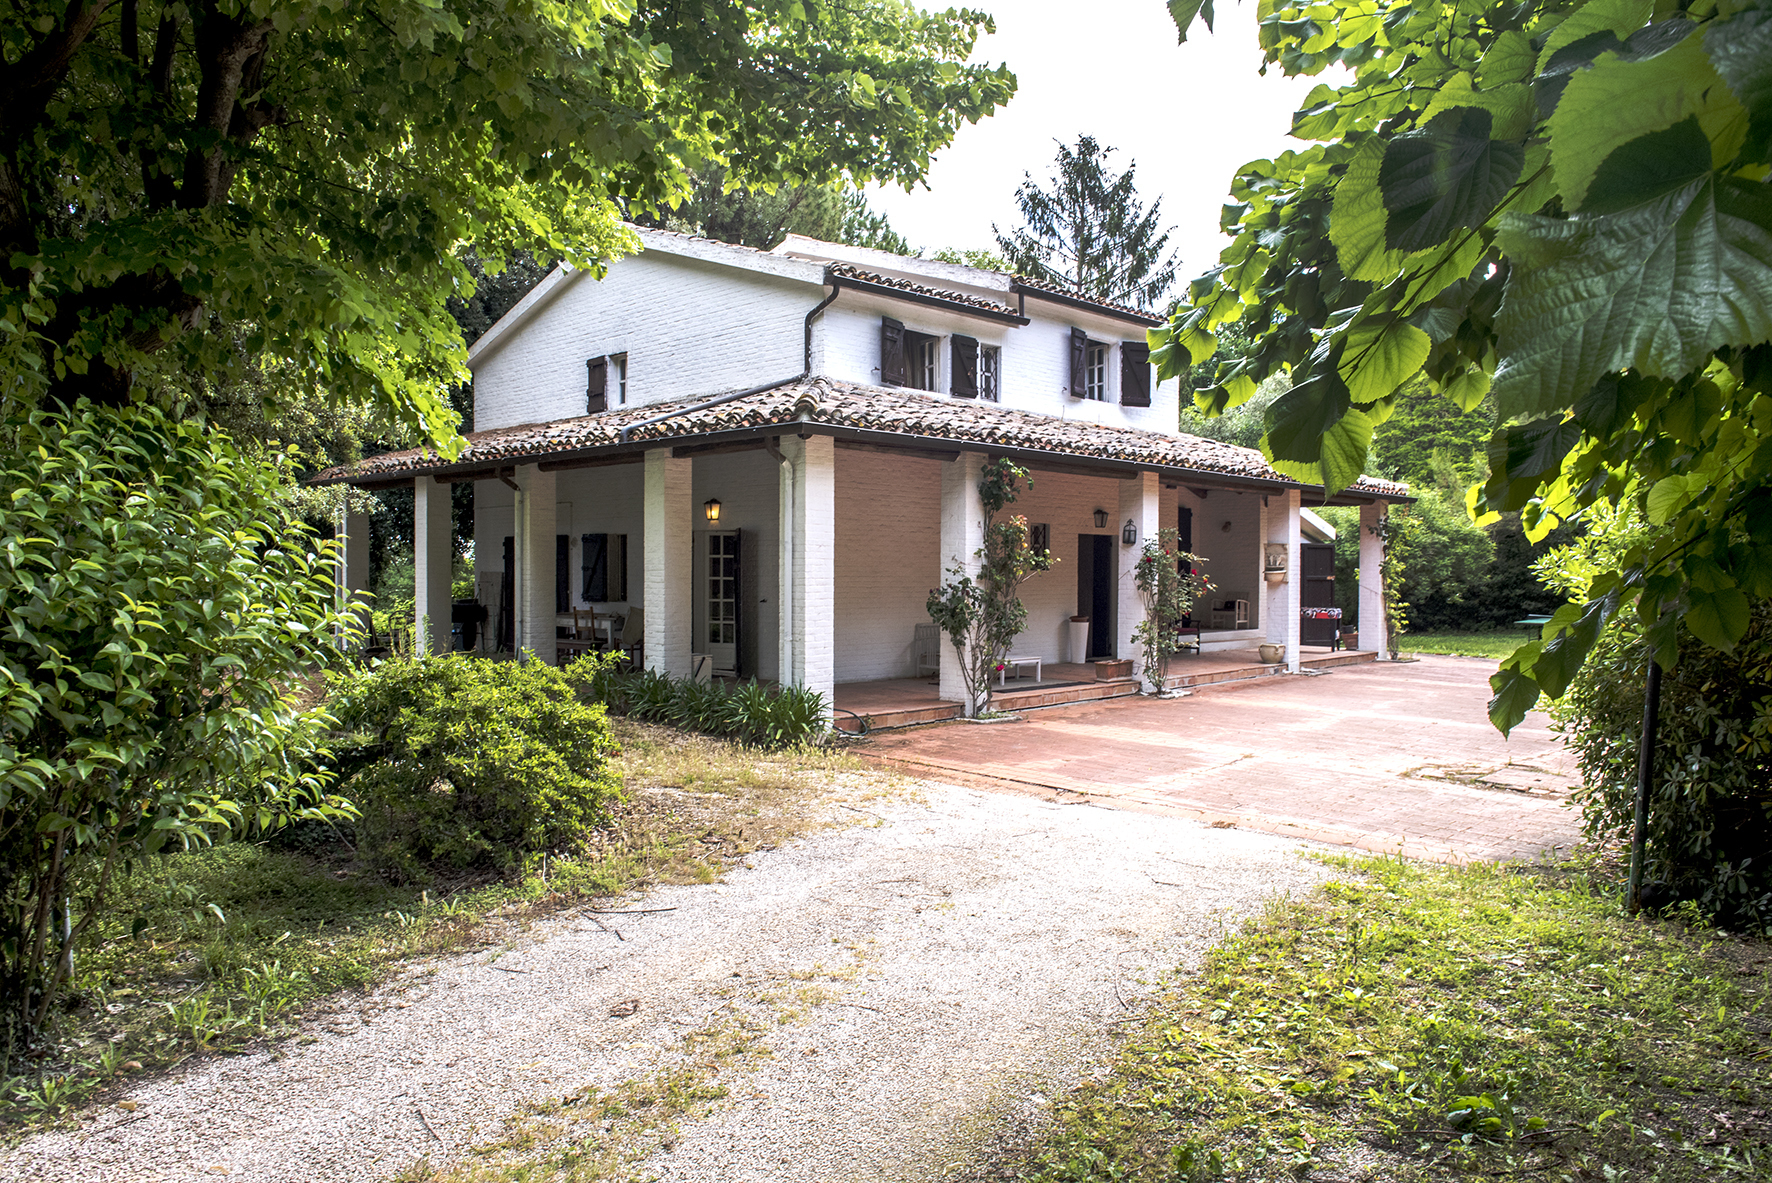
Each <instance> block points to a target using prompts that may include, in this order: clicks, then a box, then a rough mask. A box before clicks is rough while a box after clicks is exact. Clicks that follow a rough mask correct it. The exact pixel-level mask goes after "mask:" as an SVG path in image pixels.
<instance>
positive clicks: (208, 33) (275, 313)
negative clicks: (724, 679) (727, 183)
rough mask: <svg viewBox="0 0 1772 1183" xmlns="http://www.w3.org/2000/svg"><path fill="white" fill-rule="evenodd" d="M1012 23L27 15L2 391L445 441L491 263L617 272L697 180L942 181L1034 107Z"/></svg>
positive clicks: (1, 304)
mask: <svg viewBox="0 0 1772 1183" xmlns="http://www.w3.org/2000/svg"><path fill="white" fill-rule="evenodd" d="M989 27H990V21H989V18H988V17H986V16H984V15H983V14H982V13H978V12H974V11H970V10H955V9H950V10H948V11H946V12H943V13H940V14H934V15H930V14H925V13H921V12H918V11H916V10H914V9H909V8H906V7H903V6H901V5H899V4H896V3H892V2H890V0H850V2H839V0H647V2H643V3H640V4H638V5H631V4H629V3H626V2H625V0H583V2H582V3H570V4H569V3H564V2H562V0H516V2H515V3H490V2H488V0H448V2H444V3H437V2H431V0H370V2H369V3H365V4H339V3H334V2H332V0H179V2H177V3H172V2H165V0H150V2H148V3H143V0H19V2H18V3H16V4H14V5H12V6H11V7H10V8H9V10H8V11H7V13H6V14H5V15H4V16H3V17H0V374H3V375H4V378H5V386H6V389H5V391H4V393H5V394H6V395H8V396H11V397H20V396H22V397H23V398H25V399H26V400H29V401H30V402H33V403H44V402H48V403H52V404H62V405H66V404H70V403H72V401H73V400H75V399H76V398H78V397H80V396H85V397H89V398H91V399H93V400H94V401H95V402H97V403H100V404H111V405H116V404H119V403H121V402H123V401H124V400H125V399H126V398H127V397H129V393H130V391H131V390H132V388H133V389H137V390H140V389H144V388H145V389H151V390H156V391H164V392H171V393H177V392H180V391H189V390H190V389H191V388H192V386H193V384H194V380H193V376H194V375H200V376H201V379H202V380H203V381H206V382H216V381H225V380H228V379H229V378H230V377H233V376H236V375H239V374H243V373H245V372H247V371H248V370H249V369H250V368H251V367H252V366H253V365H254V364H261V365H262V364H263V363H265V362H267V361H270V362H274V363H275V364H276V365H277V366H278V367H279V380H280V381H281V382H283V383H285V384H288V385H305V386H306V387H308V388H310V389H312V390H314V391H318V392H322V393H323V394H324V395H325V396H326V397H328V398H331V399H335V400H339V401H342V402H355V403H358V404H373V405H378V406H380V407H382V408H384V409H385V410H386V412H387V413H388V415H389V416H390V417H391V418H393V419H394V420H398V421H403V422H405V423H406V424H408V425H409V426H411V427H413V428H416V429H418V430H420V431H422V432H423V433H425V434H427V435H430V436H432V437H434V438H438V439H442V440H447V439H448V437H449V436H450V435H451V427H452V425H453V421H454V420H453V416H452V415H451V414H450V413H449V410H448V399H447V391H448V389H449V386H450V385H451V384H452V382H454V381H455V380H457V379H459V378H460V377H461V376H462V364H461V363H462V357H463V351H462V345H461V335H460V333H459V332H458V331H457V328H456V325H455V322H454V321H453V320H452V319H451V317H450V316H449V315H448V313H447V311H446V309H445V302H446V300H447V299H448V298H449V297H451V296H460V295H465V294H467V293H468V292H469V291H470V290H471V287H472V277H471V276H470V274H469V272H468V270H467V268H466V267H465V266H464V264H463V261H462V257H461V256H462V249H461V248H462V245H463V244H465V243H473V244H475V245H476V246H477V248H478V249H479V250H480V252H481V255H482V257H483V258H485V259H487V260H497V259H499V258H500V257H501V256H502V255H503V254H505V253H506V252H507V251H510V250H513V249H528V250H531V251H533V252H535V253H536V254H537V255H539V256H543V257H560V256H563V257H566V258H570V259H572V260H573V261H575V262H577V263H579V264H581V265H587V266H594V265H596V263H597V262H598V261H599V260H602V259H607V258H610V257H612V256H613V255H615V254H618V253H620V252H621V251H623V250H624V249H625V248H626V246H627V242H626V236H625V235H624V233H623V231H622V230H621V228H620V225H619V219H618V215H617V210H618V208H620V209H641V210H644V209H657V208H662V207H664V206H666V205H669V204H671V203H672V202H675V201H678V200H681V199H682V198H683V197H684V196H686V195H687V193H688V190H689V178H690V176H691V173H692V170H693V169H695V168H699V167H702V166H704V165H718V166H720V167H722V168H724V169H726V170H727V171H728V172H729V173H730V174H731V175H733V176H735V177H738V178H741V179H743V180H744V181H745V182H746V183H749V184H762V185H767V184H775V183H780V182H796V181H803V182H811V183H815V184H817V183H826V182H830V181H833V180H836V179H837V178H839V177H842V178H846V179H847V180H848V181H849V182H850V183H852V184H859V183H860V182H863V181H866V180H868V179H872V178H890V179H893V180H898V181H908V180H911V179H915V178H917V177H919V176H920V175H921V174H922V172H923V170H924V169H925V168H926V166H927V164H928V161H929V158H930V154H931V153H932V152H933V151H934V150H935V149H936V148H938V147H940V146H941V145H943V144H945V143H947V142H948V141H949V140H950V139H951V138H952V136H953V133H954V131H955V130H956V129H957V128H958V126H959V125H960V124H961V123H962V122H963V121H968V120H976V119H978V118H980V117H982V116H984V115H987V114H989V113H990V112H991V111H992V110H993V109H995V107H996V106H997V105H998V104H1000V103H1002V102H1004V101H1005V100H1007V99H1008V97H1009V96H1010V94H1011V93H1012V92H1013V89H1014V78H1013V76H1012V75H1011V74H1009V73H1008V71H1007V70H1006V69H1005V68H1002V67H997V68H989V67H985V66H977V65H968V64H966V59H967V57H968V56H969V55H970V53H971V51H972V47H973V43H974V40H975V38H976V36H977V35H978V33H979V32H980V31H981V30H984V29H988V28H989Z"/></svg>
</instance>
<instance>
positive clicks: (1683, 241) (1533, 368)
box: [1495, 178, 1772, 418]
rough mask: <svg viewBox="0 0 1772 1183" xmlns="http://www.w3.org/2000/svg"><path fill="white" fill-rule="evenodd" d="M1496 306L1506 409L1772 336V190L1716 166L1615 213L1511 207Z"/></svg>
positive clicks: (1550, 402) (1548, 402)
mask: <svg viewBox="0 0 1772 1183" xmlns="http://www.w3.org/2000/svg"><path fill="white" fill-rule="evenodd" d="M1497 242H1498V243H1499V245H1500V246H1501V249H1502V250H1503V252H1504V253H1505V254H1506V255H1507V256H1508V258H1509V260H1510V262H1511V263H1512V264H1513V268H1512V270H1511V273H1510V275H1509V276H1508V282H1507V294H1506V296H1505V297H1504V298H1503V300H1502V306H1501V311H1500V313H1499V315H1498V316H1497V318H1496V326H1495V327H1496V332H1497V335H1498V336H1499V337H1500V340H1501V361H1500V364H1499V365H1498V366H1497V367H1496V372H1495V397H1496V401H1497V404H1498V408H1499V410H1500V413H1501V415H1502V417H1503V418H1511V417H1513V416H1516V415H1531V414H1542V413H1544V412H1546V411H1551V410H1555V409H1557V408H1559V407H1565V406H1568V405H1569V399H1570V392H1571V391H1581V392H1586V391H1588V390H1589V389H1590V388H1591V387H1592V386H1593V385H1594V383H1595V382H1597V381H1599V379H1600V378H1601V377H1602V376H1603V375H1605V374H1608V373H1613V372H1616V371H1618V370H1622V369H1625V368H1627V367H1632V366H1634V367H1636V368H1637V369H1638V370H1640V371H1642V372H1643V373H1644V374H1647V375H1650V376H1653V377H1679V376H1681V375H1683V374H1686V373H1689V372H1691V371H1692V370H1695V369H1697V368H1698V367H1699V366H1700V365H1702V364H1703V363H1704V361H1705V360H1706V359H1707V358H1708V357H1709V355H1710V354H1711V353H1712V352H1713V351H1715V350H1716V349H1719V348H1721V347H1723V346H1726V345H1735V346H1742V345H1753V344H1758V343H1760V342H1762V341H1765V340H1767V339H1768V337H1772V192H1768V190H1767V187H1766V186H1765V185H1761V184H1752V183H1749V182H1744V181H1740V180H1736V179H1734V178H1724V179H1722V180H1720V181H1719V180H1717V179H1714V178H1707V179H1705V180H1703V181H1700V182H1696V183H1694V184H1692V185H1689V186H1687V187H1686V188H1685V189H1682V190H1679V191H1678V192H1676V193H1671V194H1669V195H1667V196H1666V197H1663V198H1660V199H1658V200H1656V201H1653V202H1648V203H1646V204H1644V205H1641V206H1636V207H1633V208H1632V209H1629V210H1625V211H1622V212H1620V213H1616V214H1597V215H1593V216H1586V217H1576V218H1570V219H1567V220H1562V219H1555V218H1542V217H1536V216H1530V215H1524V214H1510V215H1507V216H1506V217H1504V218H1503V220H1502V225H1501V229H1500V232H1499V233H1498V235H1497Z"/></svg>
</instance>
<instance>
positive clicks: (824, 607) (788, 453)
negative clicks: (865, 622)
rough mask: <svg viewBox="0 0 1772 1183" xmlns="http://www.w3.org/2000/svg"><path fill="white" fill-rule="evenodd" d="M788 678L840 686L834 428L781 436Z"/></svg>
mask: <svg viewBox="0 0 1772 1183" xmlns="http://www.w3.org/2000/svg"><path fill="white" fill-rule="evenodd" d="M781 454H782V458H783V459H784V460H785V461H786V462H787V463H785V464H783V465H782V466H781V470H782V471H781V505H782V523H781V563H780V565H779V570H780V573H781V575H780V579H781V587H780V589H779V591H778V593H777V596H776V599H777V600H778V601H779V603H780V605H781V616H782V626H781V640H780V666H781V680H782V682H783V683H784V684H786V685H790V686H803V687H805V688H806V689H808V690H814V691H817V692H818V693H819V694H822V695H824V700H825V702H826V703H827V704H829V703H830V702H831V701H832V700H833V697H834V695H835V693H836V687H837V643H836V638H837V633H836V597H837V445H836V441H835V440H833V439H832V438H831V437H830V436H828V435H815V436H809V437H807V438H806V439H798V438H796V437H793V436H787V437H784V438H783V439H782V441H781Z"/></svg>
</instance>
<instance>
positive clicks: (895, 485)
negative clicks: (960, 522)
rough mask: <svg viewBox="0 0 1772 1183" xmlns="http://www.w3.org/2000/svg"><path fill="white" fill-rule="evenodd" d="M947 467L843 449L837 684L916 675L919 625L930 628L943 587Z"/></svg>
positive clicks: (839, 471)
mask: <svg viewBox="0 0 1772 1183" xmlns="http://www.w3.org/2000/svg"><path fill="white" fill-rule="evenodd" d="M943 467H944V465H943V464H942V462H941V461H939V460H926V459H922V458H919V457H914V456H887V455H884V454H882V453H879V452H861V451H856V450H853V449H849V448H838V449H837V567H836V679H837V681H838V682H868V681H874V680H876V679H880V678H909V677H912V676H914V675H915V674H916V652H915V650H914V649H913V647H912V642H913V639H914V637H915V635H916V627H917V625H919V624H927V623H929V613H928V610H927V607H926V602H927V601H928V599H929V590H930V589H931V588H933V587H936V586H938V585H939V584H940V582H941V581H940V578H939V570H940V568H941V565H942V564H941V562H940V551H941V470H942V468H943ZM944 644H945V642H944Z"/></svg>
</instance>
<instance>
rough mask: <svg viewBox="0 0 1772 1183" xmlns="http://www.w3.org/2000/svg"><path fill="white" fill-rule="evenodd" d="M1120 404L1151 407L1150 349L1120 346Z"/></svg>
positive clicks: (1146, 346)
mask: <svg viewBox="0 0 1772 1183" xmlns="http://www.w3.org/2000/svg"><path fill="white" fill-rule="evenodd" d="M1120 404H1121V405H1122V406H1127V407H1148V406H1150V405H1151V347H1150V346H1149V345H1134V344H1132V343H1130V342H1128V343H1127V344H1125V345H1122V346H1120Z"/></svg>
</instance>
